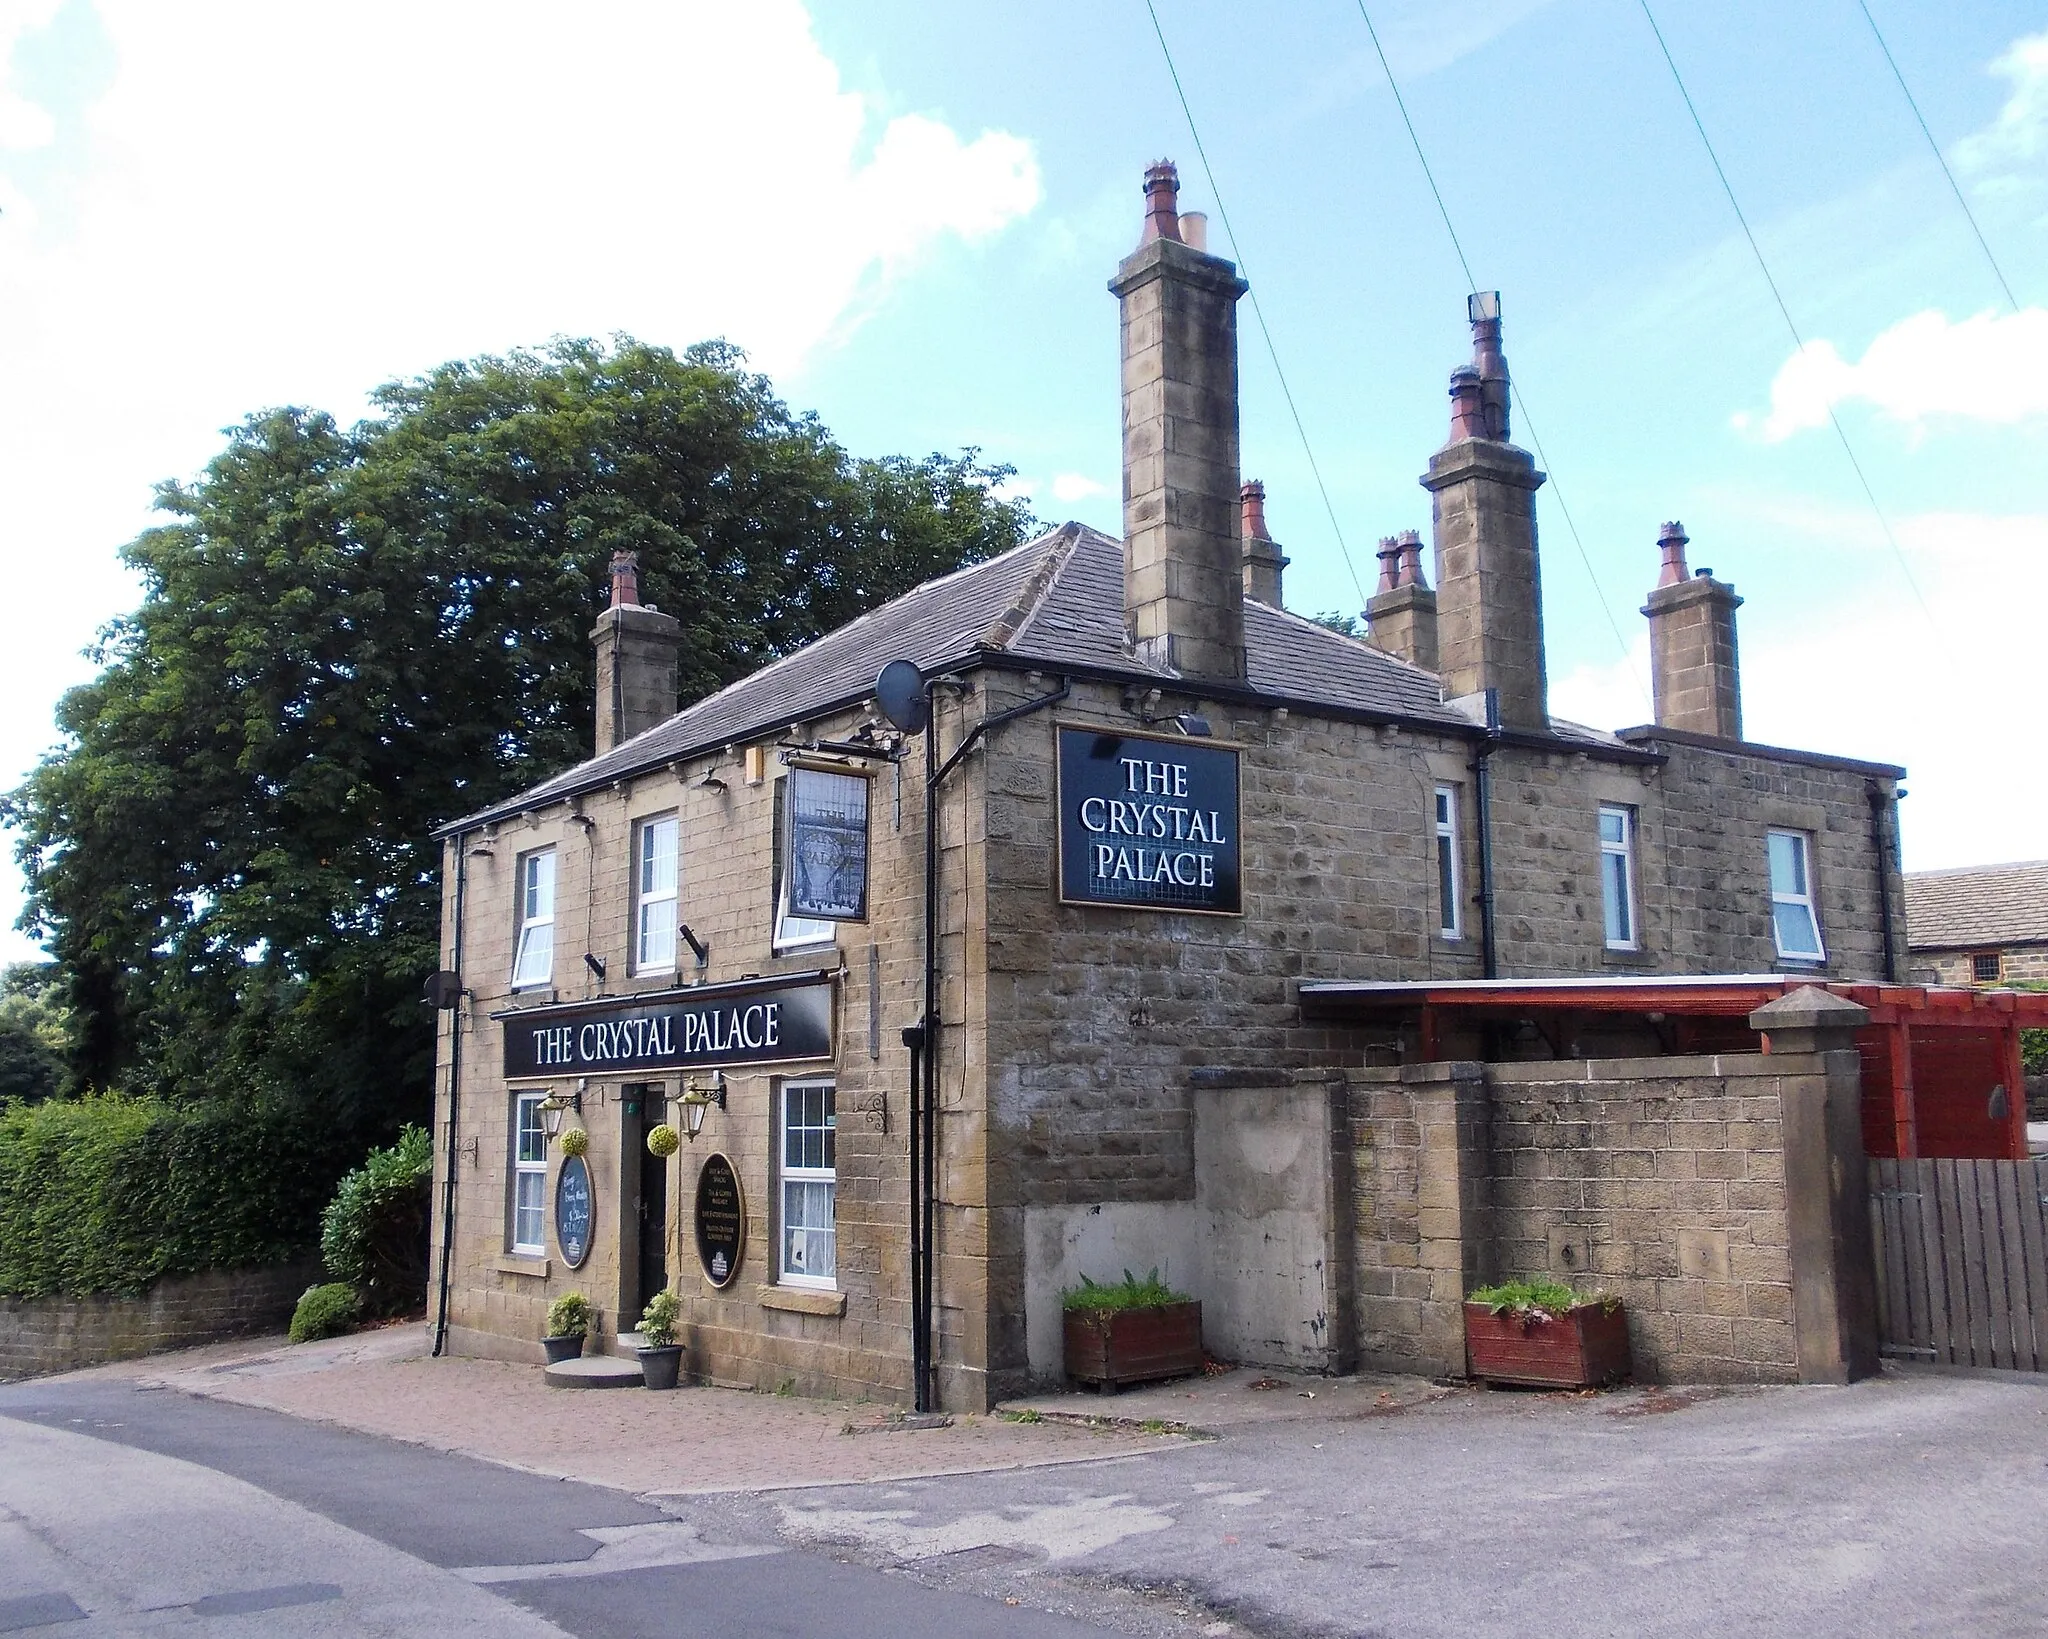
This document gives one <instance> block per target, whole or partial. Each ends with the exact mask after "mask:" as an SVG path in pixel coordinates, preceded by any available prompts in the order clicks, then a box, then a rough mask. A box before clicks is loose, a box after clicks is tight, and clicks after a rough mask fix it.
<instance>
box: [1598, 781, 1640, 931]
mask: <svg viewBox="0 0 2048 1639" xmlns="http://www.w3.org/2000/svg"><path fill="white" fill-rule="evenodd" d="M1600 919H1601V927H1602V930H1603V937H1604V939H1605V941H1606V945H1607V948H1608V949H1609V950H1635V949H1637V948H1638V946H1639V942H1638V940H1637V938H1636V811H1635V810H1634V809H1633V808H1620V807H1608V806H1605V805H1603V806H1602V807H1601V809H1600Z"/></svg>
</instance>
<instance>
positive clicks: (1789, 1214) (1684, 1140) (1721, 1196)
mask: <svg viewBox="0 0 2048 1639" xmlns="http://www.w3.org/2000/svg"><path fill="white" fill-rule="evenodd" d="M1344 1074H1345V1080H1346V1082H1347V1083H1348V1089H1349V1118H1350V1140H1351V1145H1352V1155H1351V1167H1350V1172H1351V1189H1350V1197H1351V1199H1350V1211H1351V1225H1350V1228H1351V1232H1352V1236H1353V1260H1354V1267H1355V1271H1356V1274H1355V1281H1356V1299H1355V1309H1354V1319H1355V1325H1356V1337H1357V1353H1358V1359H1359V1363H1360V1365H1361V1366H1365V1367H1368V1368H1378V1369H1382V1370H1395V1371H1412V1372H1424V1373H1428V1374H1430V1375H1436V1376H1451V1377H1461V1376H1463V1375H1464V1371H1465V1334H1464V1314H1463V1308H1462V1304H1463V1299H1464V1295H1465V1293H1466V1292H1467V1291H1469V1290H1470V1289H1471V1288H1473V1287H1475V1286H1479V1285H1483V1284H1487V1283H1489V1282H1491V1281H1494V1280H1499V1279H1504V1278H1512V1277H1516V1276H1551V1277H1554V1278H1557V1279H1560V1280H1565V1281H1569V1282H1572V1283H1574V1284H1578V1285H1581V1286H1583V1287H1587V1288H1596V1287H1597V1288H1599V1289H1601V1290H1604V1291H1607V1292H1611V1293H1613V1294H1614V1295H1615V1296H1617V1297H1619V1298H1621V1299H1622V1300H1623V1301H1624V1302H1625V1303H1626V1304H1627V1306H1628V1313H1629V1331H1630V1337H1631V1341H1632V1344H1633V1346H1634V1351H1635V1362H1636V1375H1637V1377H1638V1379H1639V1380H1641V1381H1646V1382H1793V1381H1799V1380H1801V1379H1807V1380H1813V1379H1816V1378H1818V1379H1822V1380H1840V1373H1841V1372H1842V1370H1843V1369H1844V1367H1843V1365H1842V1359H1841V1357H1842V1348H1841V1343H1840V1334H1839V1332H1838V1330H1837V1328H1838V1326H1839V1324H1841V1315H1842V1314H1843V1313H1845V1312H1849V1311H1853V1310H1854V1309H1855V1302H1854V1299H1853V1295H1852V1294H1851V1293H1850V1292H1849V1291H1848V1286H1846V1285H1845V1284H1844V1283H1845V1282H1847V1283H1848V1284H1849V1285H1853V1284H1854V1281H1855V1280H1856V1279H1857V1278H1858V1272H1857V1271H1855V1270H1853V1269H1851V1268H1850V1267H1849V1266H1850V1265H1851V1264H1852V1263H1853V1260H1854V1248H1853V1247H1850V1246H1847V1245H1846V1244H1845V1243H1844V1242H1843V1240H1842V1238H1841V1237H1840V1236H1839V1235H1831V1230H1830V1224H1831V1219H1830V1218H1829V1214H1830V1213H1831V1212H1836V1211H1837V1210H1838V1207H1839V1203H1831V1202H1830V1200H1829V1199H1828V1192H1827V1189H1826V1179H1827V1177H1828V1174H1829V1171H1830V1169H1831V1167H1832V1164H1833V1162H1834V1161H1835V1160H1837V1159H1839V1160H1842V1161H1843V1162H1844V1163H1845V1164H1846V1163H1847V1162H1848V1161H1850V1160H1853V1161H1855V1162H1856V1163H1857V1167H1852V1168H1850V1169H1849V1173H1848V1175H1850V1176H1854V1177H1860V1176H1861V1173H1860V1170H1857V1168H1860V1161H1861V1150H1860V1139H1859V1138H1858V1137H1857V1135H1856V1134H1855V1133H1854V1132H1853V1131H1850V1130H1846V1129H1845V1128H1844V1125H1843V1122H1842V1121H1841V1120H1838V1119H1836V1116H1837V1115H1838V1114H1839V1113H1840V1112H1839V1111H1838V1110H1837V1108H1836V1107H1837V1106H1840V1109H1841V1110H1845V1111H1849V1112H1852V1113H1853V1111H1854V1109H1855V1107H1856V1103H1855V1101H1856V1098H1857V1086H1856V1061H1855V1056H1854V1054H1853V1053H1851V1054H1835V1053H1826V1054H1781V1055H1777V1056H1766V1055H1762V1054H1722V1055H1713V1056H1700V1057H1674V1058H1654V1059H1606V1060H1599V1059H1596V1060H1565V1061H1556V1062H1545V1063H1534V1064H1479V1063H1432V1064H1417V1065H1410V1066H1406V1067H1403V1068H1400V1069H1359V1070H1350V1071H1347V1072H1345V1073H1344ZM1844 1145H1848V1146H1849V1147H1852V1148H1854V1149H1856V1151H1857V1154H1856V1155H1855V1156H1854V1157H1847V1156H1842V1157H1836V1156H1835V1155H1834V1154H1833V1151H1834V1150H1836V1149H1840V1148H1842V1147H1843V1146H1844ZM1788 1175H1789V1176H1790V1177H1791V1178H1792V1180H1793V1182H1792V1184H1791V1186H1790V1188H1789V1189H1788V1183H1787V1179H1788ZM1801 1191H1804V1194H1803V1195H1802V1194H1801V1193H1800V1192H1801ZM1795 1196H1798V1197H1799V1198H1798V1199H1795V1198H1794V1197H1795ZM1807 1196H1812V1197H1813V1199H1811V1200H1808V1199H1807V1198H1806V1197H1807ZM1858 1204H1859V1205H1860V1202H1859V1203H1858ZM1861 1273H1862V1274H1863V1275H1867V1273H1868V1272H1867V1271H1862V1272H1861ZM1847 1369H1850V1370H1853V1369H1854V1368H1853V1367H1851V1368H1847Z"/></svg>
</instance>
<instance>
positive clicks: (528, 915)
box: [512, 848, 555, 990]
mask: <svg viewBox="0 0 2048 1639" xmlns="http://www.w3.org/2000/svg"><path fill="white" fill-rule="evenodd" d="M554 971H555V851H554V849H552V848H544V849H542V850H541V851H540V852H539V853H536V854H522V855H521V856H520V859H519V940H518V943H517V945H516V946H515V947H514V949H513V955H512V987H513V989H515V990H517V989H519V988H520V987H522V986H525V985H544V984H546V983H547V982H548V980H549V979H550V978H552V977H553V975H554Z"/></svg>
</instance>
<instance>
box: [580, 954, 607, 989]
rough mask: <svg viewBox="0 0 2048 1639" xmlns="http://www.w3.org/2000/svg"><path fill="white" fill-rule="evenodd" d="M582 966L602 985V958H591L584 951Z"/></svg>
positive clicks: (591, 956)
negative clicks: (595, 976)
mask: <svg viewBox="0 0 2048 1639" xmlns="http://www.w3.org/2000/svg"><path fill="white" fill-rule="evenodd" d="M583 965H584V966H585V967H587V968H589V969H590V971H591V972H592V973H594V974H595V975H597V982H598V983H599V984H603V983H604V958H603V957H602V956H593V955H591V954H590V952H589V951H587V950H586V951H585V952H584V953H583Z"/></svg>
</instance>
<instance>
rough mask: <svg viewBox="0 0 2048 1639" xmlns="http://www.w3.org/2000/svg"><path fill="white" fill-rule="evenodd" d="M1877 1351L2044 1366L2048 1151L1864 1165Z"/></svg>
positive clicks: (2047, 1367) (2047, 1346) (2015, 1367)
mask: <svg viewBox="0 0 2048 1639" xmlns="http://www.w3.org/2000/svg"><path fill="white" fill-rule="evenodd" d="M1870 1225H1871V1231H1872V1238H1873V1240H1874V1241H1875V1243H1876V1252H1877V1293H1878V1299H1877V1302H1878V1326H1879V1329H1880V1335H1881V1337H1882V1340H1883V1348H1884V1352H1885V1353H1886V1354H1888V1355H1895V1356H1897V1357H1899V1358H1901V1359H1905V1360H1928V1361H1934V1362H1937V1363H1939V1364H1943V1365H1951V1366H1992V1367H1997V1368H2000V1369H2003V1370H2008V1371H2048V1157H2044V1158H2041V1159H2038V1160H2032V1161H1924V1160H1919V1161H1883V1160H1874V1161H1872V1162H1871V1163H1870Z"/></svg>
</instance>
